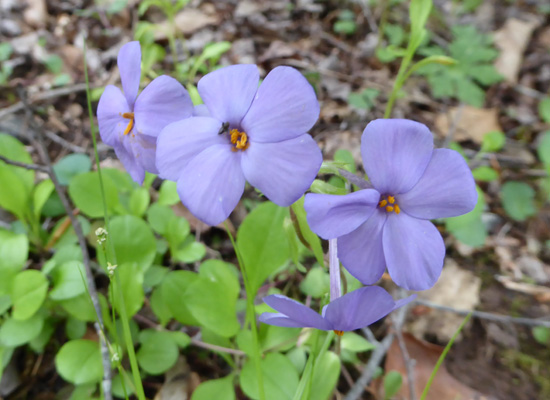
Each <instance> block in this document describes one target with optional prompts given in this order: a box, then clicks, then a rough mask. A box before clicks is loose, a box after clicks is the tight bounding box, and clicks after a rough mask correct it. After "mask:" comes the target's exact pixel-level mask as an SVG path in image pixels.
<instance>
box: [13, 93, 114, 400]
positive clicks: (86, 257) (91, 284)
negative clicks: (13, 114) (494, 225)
mask: <svg viewBox="0 0 550 400" xmlns="http://www.w3.org/2000/svg"><path fill="white" fill-rule="evenodd" d="M19 92H20V98H21V103H22V104H23V107H24V109H25V111H26V114H27V118H28V120H29V123H30V124H31V125H33V126H34V128H35V129H36V131H37V132H38V134H37V135H34V134H32V133H31V135H32V136H34V137H33V138H32V139H33V142H34V143H35V144H36V149H37V151H38V153H39V155H40V158H42V161H43V162H44V164H45V165H46V167H45V168H46V170H47V173H48V175H49V176H50V179H51V180H52V182H53V184H54V187H55V191H56V192H57V194H58V195H59V199H60V200H61V203H62V204H63V208H64V209H65V212H66V213H67V216H68V217H69V219H70V220H71V224H72V225H73V229H74V232H75V234H76V236H77V238H78V244H79V245H80V250H81V252H82V261H83V264H84V271H85V275H86V281H87V282H88V292H89V294H90V297H91V299H92V303H93V306H94V309H95V312H96V316H97V322H98V324H94V326H96V330H97V331H98V332H97V334H98V336H99V338H100V341H99V342H100V346H101V356H102V361H103V392H104V393H103V395H104V399H105V400H112V394H111V387H112V378H111V356H110V353H109V348H108V347H107V343H106V342H105V340H104V335H103V334H102V332H103V331H104V326H105V325H104V324H103V316H102V314H101V305H100V303H99V296H98V294H97V288H96V286H95V281H94V275H93V272H92V268H91V266H90V254H89V253H88V246H87V244H86V239H85V237H84V234H83V232H82V226H81V225H80V222H79V221H78V219H77V218H76V216H75V215H74V213H73V209H72V207H71V204H70V203H69V199H68V198H67V196H66V194H65V192H64V191H63V188H62V187H61V184H60V183H59V181H58V180H57V176H56V175H55V172H54V170H53V167H52V162H51V159H50V156H49V154H48V149H47V147H46V144H45V143H44V139H43V138H42V135H41V132H42V129H41V127H40V126H37V125H38V124H36V123H34V120H33V118H34V112H33V110H32V108H31V107H30V105H29V104H28V103H27V102H26V98H25V93H24V92H23V90H20V91H19ZM29 131H30V132H32V130H29Z"/></svg>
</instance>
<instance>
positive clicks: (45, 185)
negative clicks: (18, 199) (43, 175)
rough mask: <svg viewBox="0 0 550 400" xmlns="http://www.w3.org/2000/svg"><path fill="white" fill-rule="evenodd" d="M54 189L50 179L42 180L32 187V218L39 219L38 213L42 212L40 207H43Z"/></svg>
mask: <svg viewBox="0 0 550 400" xmlns="http://www.w3.org/2000/svg"><path fill="white" fill-rule="evenodd" d="M54 190H55V186H54V184H53V182H52V180H51V179H45V180H43V181H42V182H40V183H39V184H38V185H36V187H35V188H34V191H33V193H32V198H33V210H34V218H35V219H36V220H37V221H39V220H40V213H41V212H42V208H44V204H46V202H47V201H48V199H49V198H50V196H51V194H52V193H53V191H54Z"/></svg>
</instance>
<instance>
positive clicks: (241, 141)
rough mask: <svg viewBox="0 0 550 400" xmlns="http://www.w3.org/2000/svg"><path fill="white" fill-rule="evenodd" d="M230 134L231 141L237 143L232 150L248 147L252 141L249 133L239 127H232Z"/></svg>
mask: <svg viewBox="0 0 550 400" xmlns="http://www.w3.org/2000/svg"><path fill="white" fill-rule="evenodd" d="M229 134H230V135H231V143H232V144H234V145H235V147H233V148H232V149H231V150H232V151H237V150H246V149H248V146H250V142H249V141H248V135H247V134H246V133H244V132H241V131H239V130H238V129H231V132H229Z"/></svg>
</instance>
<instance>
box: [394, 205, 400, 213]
mask: <svg viewBox="0 0 550 400" xmlns="http://www.w3.org/2000/svg"><path fill="white" fill-rule="evenodd" d="M393 207H394V208H395V213H396V214H399V213H400V212H401V209H400V208H399V206H398V205H397V204H396V205H395V206H393Z"/></svg>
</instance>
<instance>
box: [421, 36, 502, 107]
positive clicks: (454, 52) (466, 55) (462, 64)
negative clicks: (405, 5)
mask: <svg viewBox="0 0 550 400" xmlns="http://www.w3.org/2000/svg"><path fill="white" fill-rule="evenodd" d="M451 30H452V34H453V41H452V43H451V44H450V45H449V48H448V51H446V50H444V49H443V48H441V47H439V46H430V47H426V48H424V49H422V50H421V52H420V53H421V54H423V55H425V56H427V57H434V56H445V55H448V56H450V57H452V58H453V59H454V60H456V61H457V62H456V64H454V65H447V66H443V65H439V64H430V65H425V66H422V67H421V68H419V69H418V70H417V71H416V72H417V73H418V74H420V75H423V76H425V77H426V78H427V80H428V83H429V85H430V88H431V91H432V94H433V96H434V97H435V98H438V99H440V98H456V99H458V100H460V101H462V102H464V103H467V104H470V105H473V106H475V107H481V106H483V103H484V101H485V92H484V90H483V89H482V87H485V86H489V85H492V84H494V83H497V82H499V81H501V80H502V77H501V76H500V75H499V74H498V72H497V71H496V69H495V67H494V66H493V65H492V61H493V60H494V59H495V58H496V57H497V55H498V52H497V50H495V49H494V48H493V46H492V38H491V37H490V36H489V35H486V34H483V33H480V32H478V30H477V29H476V28H475V27H474V26H468V25H464V26H454V27H452V28H451Z"/></svg>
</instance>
